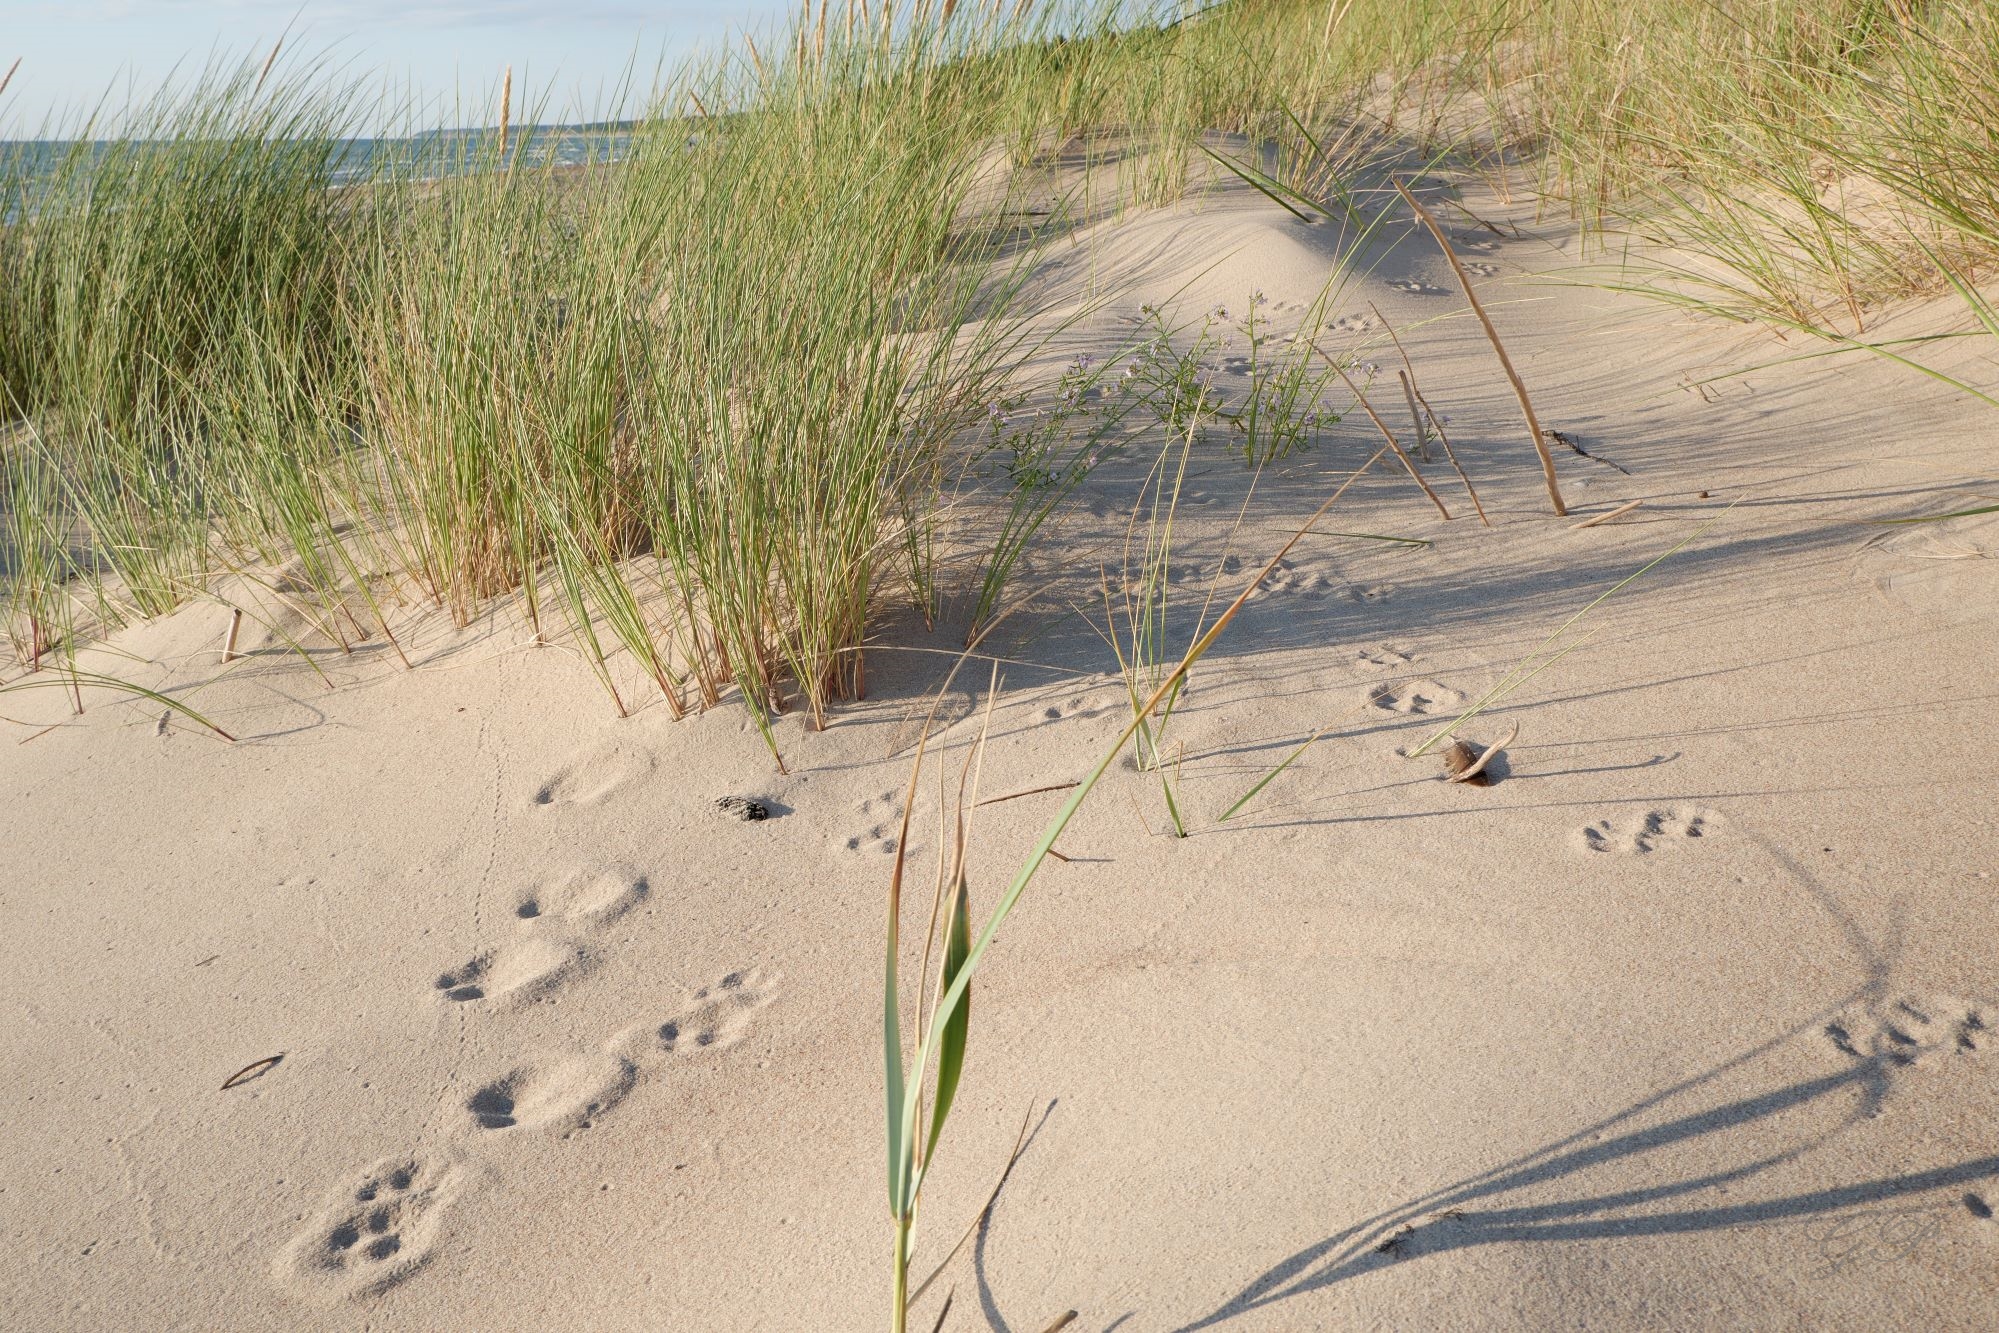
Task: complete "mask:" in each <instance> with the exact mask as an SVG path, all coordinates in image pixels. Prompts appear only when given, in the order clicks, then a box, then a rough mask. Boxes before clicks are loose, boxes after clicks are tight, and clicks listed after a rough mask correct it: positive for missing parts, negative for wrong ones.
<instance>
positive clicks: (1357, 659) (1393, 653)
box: [1354, 643, 1416, 671]
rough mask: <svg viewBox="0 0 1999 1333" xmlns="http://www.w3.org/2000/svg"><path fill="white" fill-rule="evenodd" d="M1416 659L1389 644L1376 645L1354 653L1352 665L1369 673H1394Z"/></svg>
mask: <svg viewBox="0 0 1999 1333" xmlns="http://www.w3.org/2000/svg"><path fill="white" fill-rule="evenodd" d="M1415 660H1416V659H1415V658H1414V657H1413V656H1411V655H1410V654H1408V653H1405V652H1403V651H1402V650H1401V649H1400V648H1396V647H1394V646H1392V645H1390V644H1386V643H1378V644H1375V645H1374V646H1372V647H1369V648H1361V649H1357V650H1356V651H1355V652H1354V665H1355V666H1359V667H1364V668H1366V669H1367V670H1369V671H1396V670H1399V669H1401V668H1402V667H1406V666H1408V665H1409V664H1410V663H1411V662H1413V661H1415Z"/></svg>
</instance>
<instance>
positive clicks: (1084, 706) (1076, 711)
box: [1041, 694, 1104, 722]
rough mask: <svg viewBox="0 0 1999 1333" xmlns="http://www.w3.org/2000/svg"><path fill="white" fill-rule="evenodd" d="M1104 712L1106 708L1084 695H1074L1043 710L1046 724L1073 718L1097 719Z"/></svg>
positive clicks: (1042, 717)
mask: <svg viewBox="0 0 1999 1333" xmlns="http://www.w3.org/2000/svg"><path fill="white" fill-rule="evenodd" d="M1103 711H1104V706H1103V705H1102V704H1100V703H1099V702H1097V701H1096V700H1095V699H1091V698H1088V697H1086V696H1084V695H1080V694H1078V695H1074V696H1072V697H1070V698H1068V699H1064V700H1063V701H1062V702H1061V703H1059V704H1050V705H1048V706H1047V707H1046V708H1044V709H1042V710H1041V720H1042V721H1044V722H1062V721H1066V720H1067V719H1069V718H1072V717H1095V716H1096V715H1097V714H1099V713H1101V712H1103Z"/></svg>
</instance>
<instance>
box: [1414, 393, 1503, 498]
mask: <svg viewBox="0 0 1999 1333" xmlns="http://www.w3.org/2000/svg"><path fill="white" fill-rule="evenodd" d="M1409 387H1410V388H1412V389H1415V388H1416V382H1415V380H1413V379H1412V380H1410V382H1409ZM1416 401H1417V402H1419V403H1421V404H1422V405H1423V412H1424V415H1426V416H1428V417H1429V418H1430V429H1431V430H1434V431H1435V432H1437V443H1439V444H1441V445H1443V446H1444V457H1445V458H1448V459H1450V460H1451V471H1453V472H1455V473H1457V474H1458V480H1459V481H1461V482H1463V483H1464V484H1465V494H1466V495H1469V496H1470V497H1471V507H1472V508H1473V509H1476V510H1477V511H1478V521H1479V522H1481V523H1483V524H1485V526H1487V527H1488V528H1489V527H1491V526H1492V520H1491V519H1489V518H1487V517H1486V516H1485V506H1484V505H1482V504H1480V503H1479V502H1478V488H1477V487H1475V486H1473V485H1472V484H1471V477H1470V476H1469V475H1467V474H1466V472H1465V469H1464V465H1463V464H1462V463H1460V462H1458V451H1457V450H1455V449H1453V448H1451V437H1450V433H1449V432H1447V431H1446V430H1445V429H1444V419H1443V418H1442V417H1440V416H1438V415H1437V409H1436V408H1434V407H1432V406H1430V400H1429V399H1427V398H1425V397H1424V396H1423V391H1422V390H1421V389H1416Z"/></svg>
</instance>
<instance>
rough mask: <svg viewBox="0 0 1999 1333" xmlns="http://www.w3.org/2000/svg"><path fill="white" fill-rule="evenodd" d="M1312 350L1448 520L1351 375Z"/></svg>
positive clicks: (1319, 350) (1315, 346)
mask: <svg viewBox="0 0 1999 1333" xmlns="http://www.w3.org/2000/svg"><path fill="white" fill-rule="evenodd" d="M1312 350H1313V351H1315V352H1317V353H1318V354H1319V359H1320V360H1321V361H1323V362H1325V363H1326V364H1327V365H1329V366H1331V367H1332V368H1333V373H1334V374H1336V375H1338V376H1339V377H1340V378H1341V379H1343V380H1345V381H1346V385H1347V388H1349V389H1351V390H1353V397H1354V401H1355V402H1357V403H1359V404H1360V406H1361V410H1362V411H1363V412H1365V413H1367V419H1368V420H1369V421H1372V422H1373V423H1374V428H1375V429H1376V430H1378V431H1380V432H1381V438H1382V439H1384V440H1387V441H1388V447H1389V448H1390V449H1392V450H1394V451H1395V456H1396V457H1397V458H1399V459H1401V460H1402V466H1403V467H1405V468H1408V469H1409V475H1410V476H1411V477H1412V478H1414V479H1415V482H1416V484H1417V485H1418V486H1421V487H1422V488H1423V494H1425V495H1427V496H1429V497H1430V503H1431V504H1433V505H1435V506H1437V512H1438V513H1440V514H1442V515H1443V516H1444V518H1445V519H1446V520H1448V519H1449V518H1450V516H1451V511H1450V510H1448V509H1446V508H1444V502H1443V501H1442V500H1441V499H1439V498H1438V497H1437V493H1436V492H1435V491H1433V490H1431V489H1430V483H1429V482H1427V481H1424V480H1423V474H1422V473H1420V472H1418V471H1417V470H1416V464H1415V463H1413V462H1411V461H1410V458H1409V455H1408V454H1406V453H1404V452H1403V451H1402V442H1401V441H1400V440H1398V439H1396V438H1395V432H1394V431H1392V430H1390V429H1388V423H1387V422H1386V421H1383V420H1382V419H1381V414H1380V413H1378V412H1376V411H1375V410H1374V406H1373V404H1371V403H1369V402H1368V401H1367V395H1366V394H1364V393H1362V392H1361V391H1360V386H1359V385H1358V384H1355V383H1354V382H1353V376H1351V375H1349V374H1347V372H1346V370H1345V368H1344V367H1342V366H1341V365H1340V363H1339V362H1337V361H1335V360H1333V358H1331V357H1330V356H1327V355H1326V353H1325V351H1324V350H1323V349H1322V348H1320V346H1319V345H1318V344H1317V343H1313V344H1312Z"/></svg>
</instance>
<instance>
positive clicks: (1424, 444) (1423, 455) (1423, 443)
mask: <svg viewBox="0 0 1999 1333" xmlns="http://www.w3.org/2000/svg"><path fill="white" fill-rule="evenodd" d="M1395 377H1396V378H1397V379H1399V380H1401V381H1402V398H1403V401H1404V402H1406V403H1408V404H1409V421H1410V423H1411V425H1412V426H1413V427H1414V429H1415V431H1416V457H1418V458H1420V459H1422V460H1423V461H1424V462H1425V463H1427V462H1429V461H1430V432H1428V431H1427V430H1424V429H1423V413H1422V411H1421V410H1420V409H1419V408H1417V406H1416V385H1415V383H1414V382H1413V381H1412V380H1410V378H1409V372H1408V371H1406V370H1398V371H1396V372H1395Z"/></svg>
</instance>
